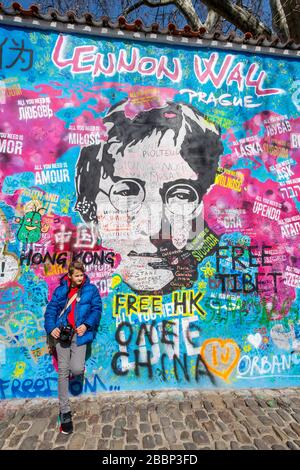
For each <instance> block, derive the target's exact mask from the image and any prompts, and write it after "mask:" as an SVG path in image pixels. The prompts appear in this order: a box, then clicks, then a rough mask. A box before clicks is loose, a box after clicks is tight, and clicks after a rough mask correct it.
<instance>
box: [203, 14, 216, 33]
mask: <svg viewBox="0 0 300 470" xmlns="http://www.w3.org/2000/svg"><path fill="white" fill-rule="evenodd" d="M219 19H220V15H218V13H216V12H215V11H214V10H209V12H208V15H207V18H206V21H205V23H204V27H205V28H206V29H207V31H209V32H210V31H212V30H213V29H214V28H215V26H216V25H217V23H218V21H219Z"/></svg>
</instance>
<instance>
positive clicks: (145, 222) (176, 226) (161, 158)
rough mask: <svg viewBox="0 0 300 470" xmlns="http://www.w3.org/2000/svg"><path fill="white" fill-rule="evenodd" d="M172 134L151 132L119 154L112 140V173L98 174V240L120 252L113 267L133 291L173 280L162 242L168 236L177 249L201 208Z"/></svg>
mask: <svg viewBox="0 0 300 470" xmlns="http://www.w3.org/2000/svg"><path fill="white" fill-rule="evenodd" d="M173 137H174V133H173V131H172V130H170V131H168V132H167V133H165V134H164V136H163V137H162V136H161V133H156V132H154V133H153V134H152V135H150V136H149V137H148V138H145V139H144V140H143V141H141V142H138V143H137V144H135V145H128V146H127V147H126V148H125V151H124V154H121V153H120V152H119V149H120V144H118V143H115V144H112V145H111V146H110V148H109V152H110V153H111V154H112V156H113V158H114V159H115V164H114V175H113V177H112V178H110V177H108V178H106V179H103V178H102V179H101V181H100V192H99V194H98V196H97V198H96V204H97V218H98V224H99V227H100V235H101V237H102V243H103V245H104V246H106V247H111V248H113V249H114V250H115V251H116V252H119V253H120V254H121V257H122V261H121V264H120V267H119V271H118V272H119V273H120V274H121V276H122V278H123V280H124V281H125V282H126V283H127V284H128V285H130V286H131V287H132V289H134V290H137V291H143V290H144V291H145V290H147V291H154V290H160V289H162V288H163V287H164V286H165V285H167V284H168V283H169V282H170V281H172V279H173V278H174V268H173V269H172V268H171V267H170V266H169V265H168V263H167V261H166V258H164V257H163V256H162V251H161V250H162V247H163V245H164V243H165V241H167V242H168V245H169V247H170V246H171V247H172V249H173V250H174V251H175V252H176V250H177V251H178V250H182V249H183V248H184V247H185V245H186V243H187V241H188V238H189V233H190V228H191V223H192V220H193V219H194V218H196V217H197V215H199V213H200V212H201V208H202V206H201V197H200V196H199V193H198V192H197V174H196V173H195V172H194V171H193V170H192V168H191V167H190V166H189V164H188V163H187V162H186V160H184V159H183V158H182V156H181V154H180V149H179V148H176V145H175V142H174V138H173ZM170 240H171V242H170Z"/></svg>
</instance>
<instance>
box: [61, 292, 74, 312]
mask: <svg viewBox="0 0 300 470" xmlns="http://www.w3.org/2000/svg"><path fill="white" fill-rule="evenodd" d="M76 297H77V292H76V293H75V294H74V295H73V296H72V297H71V298H70V299H69V301H68V303H67V305H66V306H65V307H64V308H63V309H62V311H61V312H60V314H59V317H58V318H60V317H61V316H62V315H63V314H64V313H65V311H66V310H67V309H68V308H69V307H70V305H72V303H73V302H74V300H75V299H76Z"/></svg>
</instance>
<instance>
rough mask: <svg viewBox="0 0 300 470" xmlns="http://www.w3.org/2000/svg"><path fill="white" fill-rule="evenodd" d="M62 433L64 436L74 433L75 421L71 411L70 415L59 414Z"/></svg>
mask: <svg viewBox="0 0 300 470" xmlns="http://www.w3.org/2000/svg"><path fill="white" fill-rule="evenodd" d="M59 420H60V432H61V433H62V434H71V433H72V432H73V421H72V415H71V411H69V412H68V413H59Z"/></svg>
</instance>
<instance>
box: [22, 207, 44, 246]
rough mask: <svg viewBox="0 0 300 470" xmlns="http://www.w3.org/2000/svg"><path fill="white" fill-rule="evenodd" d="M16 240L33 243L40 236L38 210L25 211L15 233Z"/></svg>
mask: <svg viewBox="0 0 300 470" xmlns="http://www.w3.org/2000/svg"><path fill="white" fill-rule="evenodd" d="M17 237H18V240H20V241H21V242H24V243H35V242H37V241H39V239H40V238H41V214H39V213H38V212H34V211H30V212H26V214H25V215H24V217H23V219H22V220H21V226H20V228H19V230H18V233H17Z"/></svg>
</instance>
